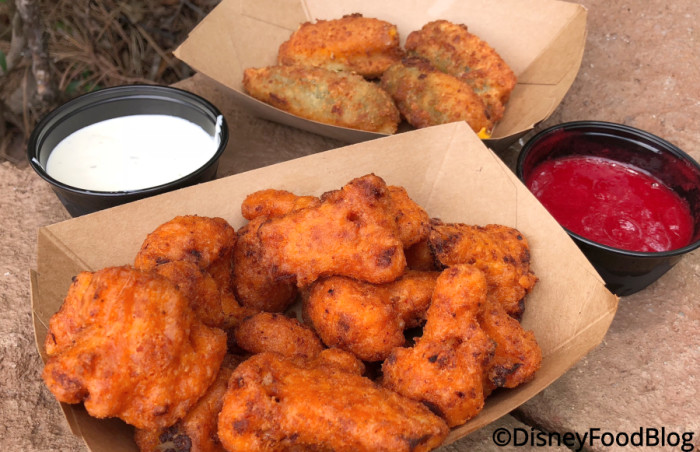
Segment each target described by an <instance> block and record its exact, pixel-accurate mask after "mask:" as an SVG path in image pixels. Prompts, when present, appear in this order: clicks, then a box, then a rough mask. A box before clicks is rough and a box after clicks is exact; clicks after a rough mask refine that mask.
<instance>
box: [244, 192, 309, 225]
mask: <svg viewBox="0 0 700 452" xmlns="http://www.w3.org/2000/svg"><path fill="white" fill-rule="evenodd" d="M320 202H321V201H320V200H319V199H318V198H317V197H315V196H297V195H295V194H294V193H291V192H288V191H286V190H275V189H272V188H269V189H266V190H259V191H256V192H253V193H251V194H249V195H248V196H246V198H245V199H244V200H243V202H242V203H241V213H242V214H243V218H245V219H247V220H253V219H255V218H258V217H281V216H283V215H286V214H287V213H289V212H291V211H293V210H299V209H303V208H305V207H312V206H316V205H318V204H319V203H320Z"/></svg>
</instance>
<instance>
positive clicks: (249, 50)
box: [175, 0, 587, 150]
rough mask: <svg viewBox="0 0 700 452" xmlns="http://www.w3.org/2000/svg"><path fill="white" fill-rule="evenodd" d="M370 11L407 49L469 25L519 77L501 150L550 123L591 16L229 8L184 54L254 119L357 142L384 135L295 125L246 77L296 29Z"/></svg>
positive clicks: (302, 122)
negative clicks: (430, 26) (434, 24)
mask: <svg viewBox="0 0 700 452" xmlns="http://www.w3.org/2000/svg"><path fill="white" fill-rule="evenodd" d="M352 13H362V14H363V15H364V16H365V17H375V18H379V19H383V20H386V21H388V22H391V23H393V24H395V25H396V26H397V28H398V31H399V36H400V38H401V43H402V45H403V42H404V40H405V38H406V36H407V35H408V34H409V33H410V32H411V31H413V30H417V29H420V28H421V27H422V26H423V25H425V24H426V23H427V22H429V21H431V20H436V19H446V20H450V21H452V22H455V23H463V24H466V25H467V26H468V27H469V30H470V32H472V33H474V34H476V35H477V36H479V37H480V38H482V39H483V40H485V41H486V42H488V43H489V44H490V45H491V46H492V47H493V48H495V49H496V51H497V52H498V53H499V54H500V55H501V57H502V58H503V59H504V60H505V61H506V62H507V63H508V64H509V65H510V67H511V68H512V69H513V71H514V72H515V74H516V75H517V76H518V84H517V86H516V87H515V89H514V90H513V93H512V95H511V98H510V101H509V102H508V105H507V106H506V113H505V116H504V118H503V119H502V120H501V122H500V123H499V124H498V125H497V126H496V128H495V130H494V133H493V136H492V138H491V139H489V140H487V145H488V146H489V147H491V148H492V149H496V150H500V149H503V148H505V147H507V146H508V145H510V144H511V143H513V142H514V141H515V140H516V139H517V138H518V137H520V136H521V135H523V134H524V133H526V132H527V131H529V130H530V129H532V127H533V126H534V125H535V124H537V123H538V122H540V121H543V120H544V119H546V118H547V117H549V116H550V115H551V114H552V112H553V111H554V109H555V108H556V107H557V106H558V105H559V103H560V102H561V100H562V98H563V97H564V95H565V94H566V92H567V91H568V89H569V87H570V86H571V84H572V83H573V81H574V79H575V78H576V74H577V73H578V70H579V67H580V65H581V59H582V57H583V50H584V46H585V41H586V16H587V11H586V9H585V8H584V7H583V6H581V5H578V4H575V3H569V2H562V1H553V0H528V1H523V0H500V1H498V2H493V1H489V0H462V1H458V2H457V1H451V2H445V1H438V0H422V1H411V2H405V1H400V0H387V1H367V0H349V1H342V2H329V1H323V0H283V1H280V0H223V1H222V2H221V3H220V4H219V5H218V6H217V7H216V8H215V9H214V10H213V11H212V12H211V13H209V15H208V16H207V17H205V18H204V20H202V22H200V24H199V25H198V26H197V27H195V29H194V30H193V31H192V32H191V33H190V34H189V36H188V38H187V40H185V42H184V43H182V45H180V47H179V48H178V49H177V50H176V51H175V55H176V56H177V57H178V58H179V59H181V60H182V61H184V62H185V63H187V64H188V65H189V66H191V67H192V68H194V69H195V70H196V71H198V72H200V73H202V74H204V75H207V76H208V77H210V78H212V79H214V80H216V81H217V82H219V83H221V84H222V85H224V86H226V87H228V88H230V94H231V97H232V98H233V99H234V100H235V101H236V102H237V103H239V104H240V105H241V106H242V107H244V108H245V109H247V110H248V111H249V112H251V113H252V114H254V115H256V116H259V117H262V118H265V119H268V120H271V121H275V122H279V123H282V124H286V125H289V126H292V127H297V128H299V129H303V130H306V131H309V132H313V133H317V134H319V135H324V136H327V137H330V138H335V139H338V140H341V141H344V142H348V143H357V142H360V141H364V140H369V139H374V138H377V137H381V136H383V135H382V134H378V133H373V132H364V131H360V130H353V129H347V128H343V127H336V126H330V125H326V124H321V123H318V122H313V121H309V120H306V119H303V118H299V117H296V116H294V115H291V114H289V113H286V112H284V111H282V110H279V109H277V108H274V107H272V106H270V105H267V104H265V103H262V102H260V101H258V100H256V99H254V98H252V97H250V96H248V95H247V94H245V93H244V91H243V84H242V80H243V71H244V70H245V69H246V68H248V67H261V66H268V65H273V64H275V62H276V57H277V51H278V48H279V46H280V44H282V42H284V41H285V40H287V39H288V38H289V35H290V34H291V33H292V32H293V31H294V30H296V29H297V27H298V26H299V25H300V24H301V23H303V22H307V21H314V20H316V19H334V18H340V17H342V16H343V15H345V14H352Z"/></svg>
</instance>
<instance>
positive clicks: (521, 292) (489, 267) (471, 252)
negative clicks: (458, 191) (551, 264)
mask: <svg viewBox="0 0 700 452" xmlns="http://www.w3.org/2000/svg"><path fill="white" fill-rule="evenodd" d="M429 244H430V247H431V249H432V252H433V255H434V256H435V257H436V259H437V260H438V261H439V262H440V263H441V264H442V265H444V266H448V265H455V264H473V265H475V266H476V267H477V268H479V269H480V270H482V271H483V272H484V273H485V274H486V279H487V281H488V284H489V296H492V297H494V299H496V300H498V301H499V302H500V303H501V304H502V305H503V308H504V309H505V310H506V312H508V314H510V315H511V316H513V317H514V318H516V319H520V318H521V316H522V313H523V309H524V308H525V305H524V299H525V295H527V294H528V293H529V292H530V291H531V290H532V288H533V287H534V286H535V283H536V282H537V277H536V276H535V274H534V273H533V272H532V271H531V270H530V247H529V244H528V241H527V239H526V238H525V236H523V235H522V234H521V233H520V231H518V230H517V229H514V228H511V227H508V226H503V225H497V224H490V225H486V226H473V225H466V224H462V223H442V222H440V221H439V220H435V221H433V223H432V226H431V230H430V238H429Z"/></svg>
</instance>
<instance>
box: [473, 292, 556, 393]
mask: <svg viewBox="0 0 700 452" xmlns="http://www.w3.org/2000/svg"><path fill="white" fill-rule="evenodd" d="M478 319H479V325H480V326H481V328H482V329H483V330H484V332H486V334H487V335H488V336H489V337H490V338H491V339H492V340H493V341H494V342H495V343H496V351H495V353H494V356H493V358H492V359H491V361H490V362H489V364H488V366H487V378H488V380H489V382H490V385H491V386H492V387H493V388H514V387H516V386H519V385H521V384H523V383H525V382H527V381H530V380H531V379H532V378H533V377H534V376H535V372H537V370H538V369H539V368H540V365H541V364H542V350H541V349H540V347H539V345H538V344H537V341H536V340H535V335H534V333H533V332H532V331H526V330H524V329H523V327H522V326H521V325H520V322H518V321H517V320H515V319H514V318H512V317H511V316H509V315H508V313H507V312H506V311H505V309H503V306H502V305H501V304H500V303H498V301H495V300H493V299H492V298H491V297H486V302H485V303H484V305H483V306H482V308H481V310H480V312H479V315H478Z"/></svg>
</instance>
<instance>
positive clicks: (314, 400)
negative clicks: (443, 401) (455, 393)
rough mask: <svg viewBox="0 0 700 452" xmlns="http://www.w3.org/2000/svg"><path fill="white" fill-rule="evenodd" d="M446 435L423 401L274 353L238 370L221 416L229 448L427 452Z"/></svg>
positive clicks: (221, 430) (336, 369) (345, 372)
mask: <svg viewBox="0 0 700 452" xmlns="http://www.w3.org/2000/svg"><path fill="white" fill-rule="evenodd" d="M447 432H448V429H447V426H446V425H445V423H444V422H443V421H442V420H441V419H440V418H439V417H437V416H435V415H434V414H432V413H431V412H430V411H429V410H428V409H426V408H425V407H424V406H422V405H421V404H420V403H418V402H415V401H412V400H409V399H406V398H404V397H401V396H400V395H398V394H396V393H395V392H392V391H389V390H387V389H384V388H382V387H380V386H378V385H376V384H375V383H374V382H372V381H371V380H369V379H367V378H364V377H362V376H360V375H358V374H357V373H355V372H352V371H349V370H348V369H344V368H340V367H338V366H337V365H335V364H333V363H328V362H326V361H324V360H305V359H289V358H284V357H282V356H280V355H277V354H273V353H261V354H258V355H255V356H253V357H252V358H250V359H248V360H247V361H245V362H244V363H243V364H241V365H240V366H238V368H237V369H236V370H235V371H234V373H233V375H232V376H231V379H230V381H229V387H228V392H227V394H226V397H225V399H224V407H223V409H222V411H221V414H220V416H219V438H220V439H221V442H222V443H223V444H224V446H226V447H227V448H228V449H229V450H268V451H273V450H276V451H281V450H319V451H326V450H333V451H338V452H342V451H370V450H371V451H426V450H430V449H432V448H434V447H437V446H438V445H439V444H440V443H441V442H442V440H443V439H444V438H445V436H446V435H447Z"/></svg>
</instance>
